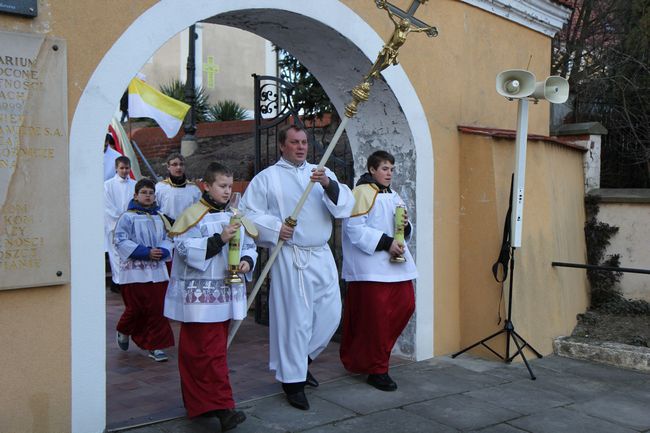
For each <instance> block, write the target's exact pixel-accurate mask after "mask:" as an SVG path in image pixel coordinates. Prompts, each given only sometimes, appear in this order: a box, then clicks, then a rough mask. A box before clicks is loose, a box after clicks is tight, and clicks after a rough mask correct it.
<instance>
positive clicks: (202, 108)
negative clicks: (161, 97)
mask: <svg viewBox="0 0 650 433" xmlns="http://www.w3.org/2000/svg"><path fill="white" fill-rule="evenodd" d="M160 91H161V92H162V93H164V94H165V95H167V96H169V97H172V98H174V99H177V100H179V101H184V102H187V101H186V100H185V82H183V81H181V80H179V79H176V78H175V79H173V80H171V81H170V82H169V83H167V84H162V85H161V86H160ZM194 94H195V97H194V112H195V114H196V121H197V122H205V121H207V120H208V111H209V108H210V102H209V101H208V95H207V94H206V93H205V89H203V87H196V88H195V89H194ZM188 115H189V112H188Z"/></svg>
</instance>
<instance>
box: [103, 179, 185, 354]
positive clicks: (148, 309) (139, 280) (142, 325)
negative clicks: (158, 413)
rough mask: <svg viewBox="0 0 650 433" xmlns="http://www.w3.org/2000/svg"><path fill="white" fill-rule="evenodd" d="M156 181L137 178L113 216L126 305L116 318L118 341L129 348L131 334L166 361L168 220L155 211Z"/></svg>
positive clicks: (168, 339) (168, 336) (169, 342)
mask: <svg viewBox="0 0 650 433" xmlns="http://www.w3.org/2000/svg"><path fill="white" fill-rule="evenodd" d="M155 188H156V185H155V184H154V183H153V181H151V180H150V179H146V178H144V179H140V180H139V181H138V182H137V183H136V184H135V194H134V198H133V200H131V202H130V203H129V207H128V210H127V211H126V212H124V213H123V214H122V215H121V216H120V218H119V219H118V220H117V224H116V225H115V237H114V242H113V243H114V244H115V247H116V250H117V252H118V254H119V258H120V268H119V270H120V282H121V284H122V285H121V293H122V299H124V305H125V307H126V308H125V310H124V313H123V314H122V316H121V317H120V320H119V322H118V323H117V344H118V345H119V346H120V348H121V349H122V350H127V349H128V348H129V338H131V339H132V340H133V342H134V343H135V344H137V345H138V347H140V348H141V349H144V350H147V351H149V357H150V358H151V359H153V360H154V361H156V362H162V361H167V355H166V354H165V352H164V351H163V350H162V349H164V348H166V347H170V346H173V345H174V334H173V333H172V328H171V326H169V321H168V320H167V319H166V318H165V317H164V316H163V305H164V301H165V291H166V290H167V281H168V280H169V275H168V273H167V267H166V266H165V263H164V261H165V260H169V259H170V258H171V256H170V252H171V248H172V244H171V241H170V240H169V238H168V237H167V230H168V229H169V228H170V227H168V226H166V224H167V220H166V219H165V218H164V217H163V215H162V214H160V213H159V212H158V207H157V206H156V202H155Z"/></svg>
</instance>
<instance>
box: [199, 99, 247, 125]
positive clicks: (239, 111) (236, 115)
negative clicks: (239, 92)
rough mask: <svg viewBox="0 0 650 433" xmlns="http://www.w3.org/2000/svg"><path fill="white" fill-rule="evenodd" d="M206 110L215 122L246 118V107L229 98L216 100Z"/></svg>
mask: <svg viewBox="0 0 650 433" xmlns="http://www.w3.org/2000/svg"><path fill="white" fill-rule="evenodd" d="M208 112H209V116H210V118H211V119H212V120H214V121H216V122H219V121H225V120H246V119H248V114H247V112H246V109H245V108H244V107H242V106H241V105H239V103H237V102H235V101H231V100H230V99H226V100H225V101H219V102H217V103H216V104H214V105H213V106H211V107H210V108H209V109H208Z"/></svg>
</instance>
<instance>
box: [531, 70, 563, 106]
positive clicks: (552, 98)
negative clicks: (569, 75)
mask: <svg viewBox="0 0 650 433" xmlns="http://www.w3.org/2000/svg"><path fill="white" fill-rule="evenodd" d="M531 97H532V98H533V99H546V100H547V101H548V102H550V103H552V104H562V103H563V102H566V100H567V99H568V98H569V82H568V81H567V80H566V79H565V78H562V77H559V76H557V75H551V76H550V77H548V78H547V79H546V80H544V81H538V82H537V84H535V91H534V92H533V94H532V96H531Z"/></svg>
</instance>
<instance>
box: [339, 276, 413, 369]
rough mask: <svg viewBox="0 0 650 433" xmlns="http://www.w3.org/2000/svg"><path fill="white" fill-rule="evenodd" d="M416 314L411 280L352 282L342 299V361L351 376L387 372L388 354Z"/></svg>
mask: <svg viewBox="0 0 650 433" xmlns="http://www.w3.org/2000/svg"><path fill="white" fill-rule="evenodd" d="M413 311H415V295H414V292H413V283H412V281H410V280H409V281H399V282H394V283H382V282H374V281H351V282H349V283H348V293H347V295H346V296H345V308H344V311H343V339H342V341H341V349H340V355H341V361H342V362H343V365H344V366H345V368H346V369H347V370H348V371H350V372H352V373H359V374H382V373H386V372H388V362H389V359H390V352H391V350H392V349H393V346H394V345H395V342H396V341H397V338H398V337H399V336H400V334H401V333H402V331H403V330H404V328H405V327H406V325H407V324H408V321H409V319H410V318H411V315H412V314H413Z"/></svg>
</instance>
